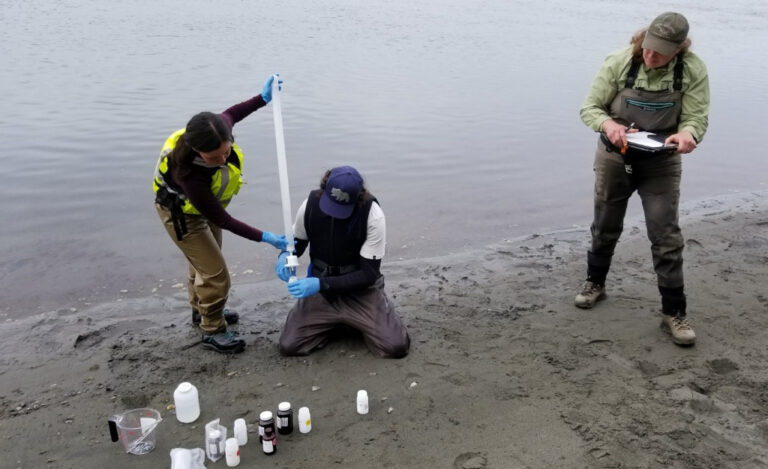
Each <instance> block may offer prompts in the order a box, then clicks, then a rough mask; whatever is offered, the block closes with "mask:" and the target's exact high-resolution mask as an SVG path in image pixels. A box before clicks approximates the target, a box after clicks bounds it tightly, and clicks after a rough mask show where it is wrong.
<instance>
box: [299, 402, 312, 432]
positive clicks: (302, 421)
mask: <svg viewBox="0 0 768 469" xmlns="http://www.w3.org/2000/svg"><path fill="white" fill-rule="evenodd" d="M299 431H300V432H301V433H309V432H311V431H312V418H311V417H310V415H309V408H308V407H301V408H299Z"/></svg>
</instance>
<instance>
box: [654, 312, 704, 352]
mask: <svg viewBox="0 0 768 469" xmlns="http://www.w3.org/2000/svg"><path fill="white" fill-rule="evenodd" d="M661 329H662V330H663V331H665V332H666V333H668V334H671V335H672V342H674V343H676V344H677V345H693V343H694V342H696V333H695V332H693V328H692V327H691V325H690V324H688V320H686V319H685V316H682V315H680V314H679V313H677V314H674V315H669V314H664V313H662V315H661Z"/></svg>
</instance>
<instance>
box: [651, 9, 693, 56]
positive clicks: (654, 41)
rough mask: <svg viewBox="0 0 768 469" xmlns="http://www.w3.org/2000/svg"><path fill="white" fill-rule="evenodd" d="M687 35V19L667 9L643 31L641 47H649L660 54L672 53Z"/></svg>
mask: <svg viewBox="0 0 768 469" xmlns="http://www.w3.org/2000/svg"><path fill="white" fill-rule="evenodd" d="M687 37H688V20H686V19H685V16H683V15H681V14H680V13H675V12H673V11H668V12H666V13H662V14H660V15H659V16H657V17H656V19H654V20H653V21H652V22H651V25H650V26H649V27H648V32H647V33H645V39H644V40H643V49H650V50H652V51H655V52H658V53H659V54H661V55H674V54H675V51H677V48H678V47H680V45H681V44H682V43H683V42H685V39H686V38H687Z"/></svg>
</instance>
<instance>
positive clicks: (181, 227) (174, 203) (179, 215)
mask: <svg viewBox="0 0 768 469" xmlns="http://www.w3.org/2000/svg"><path fill="white" fill-rule="evenodd" d="M155 202H156V203H157V204H158V205H160V206H162V207H165V208H166V209H168V211H169V212H170V213H171V222H172V223H173V231H174V232H175V233H176V239H177V240H178V241H181V240H182V239H183V238H184V235H185V234H187V233H188V230H187V220H186V218H185V217H184V211H183V210H182V207H183V206H184V200H183V199H182V198H181V197H180V196H179V194H176V193H172V192H170V191H169V190H168V188H167V187H163V186H160V188H159V189H158V190H157V194H156V195H155Z"/></svg>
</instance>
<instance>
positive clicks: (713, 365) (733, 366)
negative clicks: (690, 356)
mask: <svg viewBox="0 0 768 469" xmlns="http://www.w3.org/2000/svg"><path fill="white" fill-rule="evenodd" d="M707 365H708V366H709V368H710V369H711V370H712V371H714V372H715V373H717V374H719V375H724V374H727V373H730V372H732V371H736V370H738V369H739V365H738V364H737V363H735V362H733V361H731V360H729V359H727V358H715V359H714V360H709V361H707Z"/></svg>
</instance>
